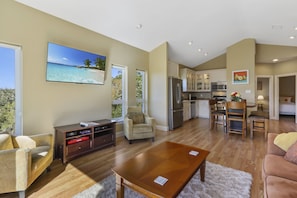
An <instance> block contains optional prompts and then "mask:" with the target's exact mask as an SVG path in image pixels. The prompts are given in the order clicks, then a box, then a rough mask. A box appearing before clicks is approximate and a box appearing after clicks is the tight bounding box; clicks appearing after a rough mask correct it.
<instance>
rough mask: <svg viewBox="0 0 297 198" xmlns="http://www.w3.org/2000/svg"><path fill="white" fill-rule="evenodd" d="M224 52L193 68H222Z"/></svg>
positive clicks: (224, 60)
mask: <svg viewBox="0 0 297 198" xmlns="http://www.w3.org/2000/svg"><path fill="white" fill-rule="evenodd" d="M226 58H227V56H226V54H222V55H220V56H218V57H216V58H214V59H211V60H210V61H207V62H205V63H203V64H201V65H198V66H196V67H194V68H193V69H194V70H199V71H201V70H208V69H224V68H226Z"/></svg>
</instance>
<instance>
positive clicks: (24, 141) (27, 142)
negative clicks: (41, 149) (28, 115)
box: [15, 136, 36, 149]
mask: <svg viewBox="0 0 297 198" xmlns="http://www.w3.org/2000/svg"><path fill="white" fill-rule="evenodd" d="M15 140H16V142H17V144H18V146H19V148H30V149H32V148H35V147H36V142H35V141H34V140H33V139H32V138H30V137H29V136H17V137H15Z"/></svg>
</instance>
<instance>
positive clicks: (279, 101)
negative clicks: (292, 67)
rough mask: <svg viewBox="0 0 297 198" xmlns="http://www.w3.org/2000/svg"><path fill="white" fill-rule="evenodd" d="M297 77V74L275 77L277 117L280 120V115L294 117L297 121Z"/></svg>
mask: <svg viewBox="0 0 297 198" xmlns="http://www.w3.org/2000/svg"><path fill="white" fill-rule="evenodd" d="M296 76H297V73H291V74H282V75H276V76H275V117H276V120H279V118H280V115H285V116H294V117H295V118H294V121H295V123H297V119H296V111H297V106H296V92H297V91H296V87H297V86H296V83H297V82H296Z"/></svg>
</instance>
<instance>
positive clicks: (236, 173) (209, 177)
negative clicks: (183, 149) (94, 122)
mask: <svg viewBox="0 0 297 198" xmlns="http://www.w3.org/2000/svg"><path fill="white" fill-rule="evenodd" d="M251 185H252V175H251V174H250V173H247V172H244V171H240V170H235V169H232V168H228V167H224V166H221V165H218V164H214V163H211V162H206V172H205V182H201V181H200V171H199V170H198V171H197V172H196V173H195V175H194V176H193V177H192V179H191V180H190V181H189V182H188V184H187V185H186V186H185V187H184V189H183V190H182V191H181V192H180V194H179V195H178V198H181V197H184V198H189V197H195V198H198V197H200V198H249V197H250V190H251ZM124 195H125V197H129V198H144V196H143V195H141V194H139V193H137V192H135V191H133V190H131V189H129V188H125V194H124ZM99 197H100V198H101V197H104V198H105V197H108V198H111V197H116V181H115V176H114V175H110V176H108V177H107V178H105V179H104V180H102V181H101V182H99V183H97V184H95V185H93V186H92V187H90V188H89V189H87V190H84V191H83V192H81V193H79V194H77V195H75V196H74V198H99Z"/></svg>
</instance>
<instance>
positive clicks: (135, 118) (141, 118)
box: [128, 112, 144, 124]
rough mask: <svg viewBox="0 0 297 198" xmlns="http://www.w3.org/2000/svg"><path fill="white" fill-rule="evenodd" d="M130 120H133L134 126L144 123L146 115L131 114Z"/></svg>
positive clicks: (139, 113) (129, 115)
mask: <svg viewBox="0 0 297 198" xmlns="http://www.w3.org/2000/svg"><path fill="white" fill-rule="evenodd" d="M128 118H129V119H131V120H133V124H141V123H144V115H143V113H142V112H130V113H128Z"/></svg>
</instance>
